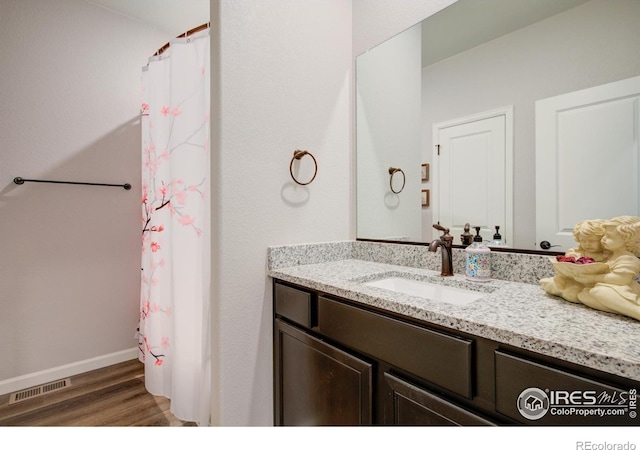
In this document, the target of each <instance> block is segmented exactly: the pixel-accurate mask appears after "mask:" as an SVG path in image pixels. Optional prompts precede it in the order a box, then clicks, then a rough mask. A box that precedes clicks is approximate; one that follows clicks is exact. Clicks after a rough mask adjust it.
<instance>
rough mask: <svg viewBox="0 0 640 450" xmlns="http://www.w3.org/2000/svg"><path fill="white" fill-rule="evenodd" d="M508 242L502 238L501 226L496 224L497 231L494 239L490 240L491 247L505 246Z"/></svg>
mask: <svg viewBox="0 0 640 450" xmlns="http://www.w3.org/2000/svg"><path fill="white" fill-rule="evenodd" d="M505 245H506V244H505V243H504V241H503V240H502V235H501V234H500V226H499V225H496V232H495V234H494V235H493V239H492V240H491V242H489V247H504V246H505Z"/></svg>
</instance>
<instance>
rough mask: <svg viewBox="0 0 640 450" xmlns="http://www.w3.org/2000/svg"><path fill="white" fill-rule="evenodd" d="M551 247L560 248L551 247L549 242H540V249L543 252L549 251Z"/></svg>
mask: <svg viewBox="0 0 640 450" xmlns="http://www.w3.org/2000/svg"><path fill="white" fill-rule="evenodd" d="M551 247H560V246H559V245H551V243H550V242H549V241H542V242H540V248H541V249H542V250H549V249H550V248H551Z"/></svg>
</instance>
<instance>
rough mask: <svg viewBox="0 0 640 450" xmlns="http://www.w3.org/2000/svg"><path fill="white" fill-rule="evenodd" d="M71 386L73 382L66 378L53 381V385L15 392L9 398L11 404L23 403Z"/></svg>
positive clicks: (43, 385) (48, 384)
mask: <svg viewBox="0 0 640 450" xmlns="http://www.w3.org/2000/svg"><path fill="white" fill-rule="evenodd" d="M69 386H71V380H70V379H69V378H65V379H63V380H58V381H52V382H51V383H47V384H42V385H40V386H35V387H31V388H28V389H24V390H22V391H18V392H14V393H13V394H11V396H10V397H9V404H10V405H11V404H13V403H19V402H23V401H25V400H29V399H30V398H34V397H40V396H41V395H44V394H48V393H50V392H55V391H59V390H60V389H64V388H67V387H69Z"/></svg>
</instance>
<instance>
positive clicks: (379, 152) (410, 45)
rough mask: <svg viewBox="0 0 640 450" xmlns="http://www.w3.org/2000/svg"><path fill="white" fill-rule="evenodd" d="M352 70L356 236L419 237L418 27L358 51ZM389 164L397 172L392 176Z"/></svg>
mask: <svg viewBox="0 0 640 450" xmlns="http://www.w3.org/2000/svg"><path fill="white" fill-rule="evenodd" d="M356 71H357V74H358V83H357V87H356V102H357V106H356V108H357V114H356V142H357V150H356V155H357V161H358V167H357V171H356V190H357V192H358V199H357V217H356V221H357V224H358V226H357V235H358V237H360V238H372V239H401V240H409V241H420V240H422V226H421V225H422V211H421V210H422V206H421V201H420V193H421V177H420V164H421V162H422V161H421V159H422V146H421V144H422V143H421V138H422V132H421V130H422V122H421V117H420V116H421V108H422V102H421V98H422V97H421V90H422V86H421V78H422V26H421V25H416V26H413V27H411V28H410V29H408V30H406V31H405V32H403V33H402V34H400V35H397V36H396V37H395V38H394V39H391V40H388V41H386V42H384V43H382V44H380V45H378V46H376V47H375V48H372V49H370V50H369V51H368V52H365V53H363V54H362V55H360V56H359V57H358V59H357V62H356ZM390 167H394V168H399V169H401V170H402V172H396V173H395V174H394V175H393V179H392V180H391V178H390V174H389V170H388V169H389V168H390ZM391 181H393V184H391ZM403 184H404V188H402V186H403ZM392 189H393V191H395V192H393V191H392ZM363 218H366V219H367V220H362V219H363ZM359 219H360V220H359Z"/></svg>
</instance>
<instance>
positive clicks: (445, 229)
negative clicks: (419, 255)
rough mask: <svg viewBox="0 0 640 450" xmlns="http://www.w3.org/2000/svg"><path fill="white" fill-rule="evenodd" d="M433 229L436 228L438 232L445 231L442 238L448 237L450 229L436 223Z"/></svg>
mask: <svg viewBox="0 0 640 450" xmlns="http://www.w3.org/2000/svg"><path fill="white" fill-rule="evenodd" d="M433 228H435V229H436V230H440V231H444V234H443V235H442V236H446V235H447V234H449V229H448V228H446V227H443V226H442V225H440V224H439V223H434V224H433Z"/></svg>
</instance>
